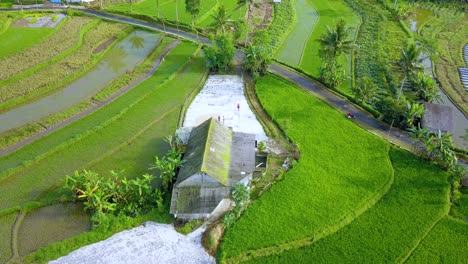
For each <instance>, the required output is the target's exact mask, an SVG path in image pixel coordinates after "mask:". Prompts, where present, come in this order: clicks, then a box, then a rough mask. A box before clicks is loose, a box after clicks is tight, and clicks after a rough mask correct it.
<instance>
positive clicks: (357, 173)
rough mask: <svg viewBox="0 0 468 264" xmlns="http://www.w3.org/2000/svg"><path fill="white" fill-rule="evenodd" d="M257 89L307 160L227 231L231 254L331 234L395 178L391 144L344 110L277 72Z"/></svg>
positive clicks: (225, 249) (225, 248) (226, 254)
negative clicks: (349, 117) (356, 123)
mask: <svg viewBox="0 0 468 264" xmlns="http://www.w3.org/2000/svg"><path fill="white" fill-rule="evenodd" d="M256 89H257V94H258V97H259V99H260V101H261V103H262V104H263V106H264V108H265V109H266V111H267V112H268V113H269V115H270V116H271V117H272V119H273V120H275V121H276V122H277V123H278V124H279V125H280V127H282V128H283V130H284V131H285V133H286V135H287V136H288V137H289V138H290V139H292V140H293V141H294V142H295V143H296V144H297V146H298V147H299V149H300V152H301V158H300V160H299V162H298V163H297V165H295V166H294V167H293V169H292V170H291V171H289V172H288V173H287V174H286V175H285V177H284V180H282V181H281V182H279V183H278V184H276V185H273V187H272V188H271V189H270V190H269V191H268V192H266V193H265V194H264V195H263V196H262V197H261V198H260V199H259V200H257V201H255V202H254V203H253V204H252V205H251V206H250V208H249V209H248V211H247V212H246V213H245V214H244V215H243V216H242V218H241V219H239V221H238V222H237V223H236V224H235V225H234V226H233V228H232V229H229V230H228V231H227V232H226V234H225V237H224V239H223V243H222V245H221V256H222V258H227V259H229V258H233V259H235V260H239V259H242V258H243V257H245V256H247V255H249V254H250V253H252V254H257V252H256V250H261V251H262V252H275V251H278V250H281V248H283V247H288V246H291V245H294V244H297V243H299V244H301V243H302V242H301V241H310V240H311V239H313V238H315V239H316V238H319V237H323V236H326V235H328V234H329V233H330V232H333V231H334V230H337V229H339V228H340V227H341V226H342V225H345V224H347V223H349V222H350V221H352V220H353V219H354V218H356V217H357V216H358V215H359V214H360V213H362V212H363V211H364V210H366V209H367V208H369V207H370V206H372V205H373V204H374V203H375V201H376V200H378V199H379V198H380V197H381V196H382V195H383V194H384V193H385V192H386V191H387V190H388V188H389V186H390V184H391V182H392V177H393V169H392V166H391V163H390V160H389V158H388V145H387V144H386V143H385V142H384V141H383V140H381V139H379V138H376V137H374V136H373V135H371V134H369V133H367V132H365V131H364V130H362V129H361V128H359V127H357V126H356V125H354V124H353V123H352V122H350V121H349V120H347V119H346V118H343V115H342V114H341V113H339V112H337V111H336V110H334V109H332V108H331V107H329V106H327V105H326V104H325V103H323V102H322V101H320V100H318V99H316V98H315V97H312V96H310V95H309V94H308V93H306V92H304V91H302V90H299V89H297V88H295V87H293V86H292V85H290V84H288V83H286V82H284V81H282V80H280V79H277V78H275V77H273V76H266V77H264V78H262V79H259V80H258V82H257V86H256ZM311 113H313V114H311ZM306 131H307V132H306ZM343 168H346V169H343ZM298 186H300V188H298ZM271 219H275V220H274V221H272V220H271ZM286 227H287V228H286ZM234 262H235V261H234Z"/></svg>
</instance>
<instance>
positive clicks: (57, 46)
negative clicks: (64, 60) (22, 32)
mask: <svg viewBox="0 0 468 264" xmlns="http://www.w3.org/2000/svg"><path fill="white" fill-rule="evenodd" d="M91 21H92V19H90V18H85V17H74V18H69V19H66V21H65V22H62V23H61V24H60V25H59V26H58V27H59V28H58V31H57V33H55V34H53V35H52V36H50V37H49V38H48V39H47V41H44V42H40V43H38V44H37V45H34V46H33V47H31V48H29V49H26V50H24V51H21V52H18V53H15V54H12V55H10V56H7V57H5V58H2V63H1V64H0V80H2V82H1V83H0V85H2V84H3V83H4V81H5V80H6V79H8V78H11V77H13V76H14V75H17V74H18V73H22V72H23V71H25V70H27V69H30V68H32V67H34V68H38V67H37V64H40V66H42V67H45V66H46V65H47V62H48V61H49V60H50V59H51V58H53V57H55V56H57V55H59V54H61V53H63V52H65V51H66V50H68V49H71V48H72V47H73V46H75V45H76V44H77V42H78V37H79V32H80V29H81V28H82V27H84V26H85V25H86V24H88V23H90V22H91ZM2 43H3V39H2ZM44 62H45V63H44ZM21 75H24V73H22V74H21ZM15 78H17V76H15Z"/></svg>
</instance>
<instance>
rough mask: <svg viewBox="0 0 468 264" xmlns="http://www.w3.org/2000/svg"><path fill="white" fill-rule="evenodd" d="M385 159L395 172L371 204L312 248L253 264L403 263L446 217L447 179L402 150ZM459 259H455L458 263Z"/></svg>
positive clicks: (438, 169)
mask: <svg viewBox="0 0 468 264" xmlns="http://www.w3.org/2000/svg"><path fill="white" fill-rule="evenodd" d="M390 157H391V160H392V163H393V167H394V168H395V180H394V184H393V185H392V187H391V189H390V191H389V192H388V193H387V194H386V195H385V196H384V197H383V199H382V200H380V201H379V202H378V203H377V204H376V206H374V207H372V208H371V209H369V210H368V211H367V212H365V213H364V214H363V215H361V216H360V217H359V218H357V219H356V220H355V221H354V222H352V223H351V224H350V225H348V226H346V227H344V228H342V229H341V230H340V231H338V232H337V233H336V234H333V235H331V236H329V237H327V238H325V239H323V240H320V241H318V242H317V243H315V244H313V245H312V246H308V247H305V248H301V249H294V250H290V251H286V252H283V253H282V254H279V255H271V256H269V257H264V258H258V259H254V260H253V261H252V263H303V262H304V261H305V260H307V261H310V262H317V263H323V262H332V263H363V262H368V263H385V262H393V263H395V262H399V261H401V260H405V259H406V257H408V256H409V254H410V253H411V252H412V250H413V249H414V248H415V247H416V246H417V245H418V243H419V242H420V240H421V239H422V238H423V237H424V235H425V234H426V233H427V232H428V231H429V230H430V229H431V228H432V226H433V225H434V224H435V223H437V221H439V220H440V219H441V218H442V217H443V216H444V215H445V214H446V213H447V211H448V207H449V201H448V190H449V188H448V182H447V180H446V179H447V175H446V173H445V172H444V171H442V169H441V168H439V167H437V166H435V165H431V164H429V163H427V162H425V161H422V160H421V159H419V158H418V157H416V156H414V155H413V154H411V153H408V152H405V151H403V150H398V149H392V150H391V151H390ZM439 238H440V237H439ZM376 241H378V243H376ZM460 257H461V256H458V257H457V258H458V259H459V260H460ZM423 262H424V263H427V262H426V261H423ZM419 263H422V262H419ZM451 263H456V262H451Z"/></svg>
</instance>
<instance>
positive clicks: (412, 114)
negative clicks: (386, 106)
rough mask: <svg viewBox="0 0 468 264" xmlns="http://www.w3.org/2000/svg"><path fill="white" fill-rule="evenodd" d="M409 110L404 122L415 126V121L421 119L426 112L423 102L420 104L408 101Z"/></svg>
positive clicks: (409, 125) (408, 125)
mask: <svg viewBox="0 0 468 264" xmlns="http://www.w3.org/2000/svg"><path fill="white" fill-rule="evenodd" d="M407 109H408V110H407V111H406V115H405V121H404V124H405V125H406V126H407V127H410V128H411V127H414V123H415V121H416V120H417V119H421V117H422V116H423V114H424V105H423V104H418V103H413V104H410V103H408V105H407Z"/></svg>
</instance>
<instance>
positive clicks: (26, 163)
mask: <svg viewBox="0 0 468 264" xmlns="http://www.w3.org/2000/svg"><path fill="white" fill-rule="evenodd" d="M179 43H180V41H175V42H174V43H173V44H172V45H170V46H169V47H168V48H167V49H166V50H165V51H164V52H163V53H162V54H161V55H160V56H159V58H158V59H157V61H156V63H155V66H153V68H152V69H151V71H153V70H154V71H153V73H154V72H155V71H156V69H157V68H159V65H160V64H161V62H162V61H163V59H164V57H165V56H166V55H167V54H168V53H169V52H170V51H171V50H172V49H174V48H175V47H176V46H177V45H178V44H179ZM184 67H185V66H184V65H183V66H181V67H180V68H179V71H180V70H181V69H182V68H184ZM175 74H176V73H173V74H172V75H171V76H169V77H168V78H167V79H166V80H165V81H164V82H163V83H161V86H162V85H164V84H165V83H166V82H167V81H168V79H172V78H174V77H173V76H174V75H175ZM149 76H151V75H149ZM149 76H148V77H146V78H145V76H144V77H142V78H140V79H138V80H137V81H135V82H133V83H131V84H130V85H128V86H127V87H126V88H125V89H123V90H122V91H121V92H120V93H118V94H115V95H114V96H112V97H110V98H108V99H107V100H105V101H103V102H102V103H101V104H99V105H96V106H94V107H92V108H90V109H88V110H87V111H85V112H82V113H80V114H78V115H76V116H74V117H72V118H70V119H68V120H66V121H64V122H62V123H60V124H58V125H56V126H54V127H52V128H51V129H49V130H46V131H43V132H41V133H39V134H38V135H35V136H33V137H31V138H29V139H27V140H25V141H22V142H20V143H18V144H16V145H14V146H12V147H10V148H8V149H6V150H3V151H1V152H0V157H2V156H5V155H7V154H10V153H12V152H14V151H16V150H18V149H19V148H21V147H23V146H25V145H27V144H29V143H31V142H33V141H35V140H37V139H39V138H41V137H44V136H46V135H49V134H51V133H52V132H54V131H56V130H58V129H60V128H63V127H65V126H66V125H68V124H70V123H72V122H74V121H76V120H78V119H80V118H82V117H84V116H86V115H89V114H91V113H92V112H94V111H96V110H97V109H99V108H102V107H103V106H105V105H108V104H109V103H111V102H112V101H114V100H115V99H117V98H118V97H120V96H121V95H123V94H124V93H125V92H127V91H128V90H130V89H132V88H133V87H135V86H136V85H138V84H139V83H141V82H143V81H144V80H146V79H147V78H149ZM171 77H172V78H171ZM150 93H151V92H148V93H146V94H144V95H143V96H141V97H139V98H138V99H136V100H135V101H134V102H133V103H132V104H130V105H129V106H127V107H126V108H124V109H122V110H121V111H120V112H119V113H118V114H117V115H115V116H113V117H111V118H110V119H108V120H106V121H105V122H103V123H102V124H101V125H99V126H96V127H94V128H92V129H89V130H87V131H85V132H83V133H82V134H78V135H75V136H74V137H73V138H71V139H70V140H68V141H65V142H63V143H62V144H60V145H58V146H57V147H55V148H54V149H52V150H51V151H48V152H46V153H43V154H42V155H39V156H36V157H35V158H34V159H33V160H29V161H24V162H23V164H22V165H21V166H17V167H15V168H11V169H9V170H6V171H5V172H2V173H0V182H1V181H2V180H4V179H6V178H8V177H10V176H11V175H13V174H14V173H16V172H18V171H19V170H22V169H24V168H27V167H29V166H31V165H33V164H34V163H36V162H38V161H40V160H42V159H44V158H46V157H48V156H50V155H52V154H54V153H56V152H57V151H59V150H62V149H65V148H66V147H68V146H70V145H72V144H74V143H76V142H78V141H80V140H81V139H83V138H85V137H88V136H89V135H91V134H93V133H95V132H96V131H98V130H100V129H102V128H104V127H106V126H108V125H109V124H111V123H112V122H114V121H115V120H117V119H118V118H120V117H121V116H123V115H124V114H125V113H126V112H127V111H128V109H130V108H132V107H133V106H135V105H136V104H138V103H139V102H140V101H141V100H143V99H144V98H146V97H147V96H148V94H150Z"/></svg>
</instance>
